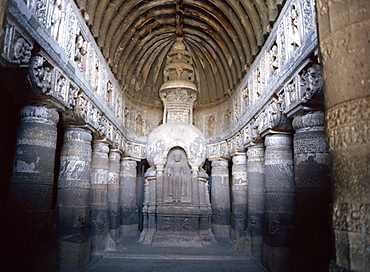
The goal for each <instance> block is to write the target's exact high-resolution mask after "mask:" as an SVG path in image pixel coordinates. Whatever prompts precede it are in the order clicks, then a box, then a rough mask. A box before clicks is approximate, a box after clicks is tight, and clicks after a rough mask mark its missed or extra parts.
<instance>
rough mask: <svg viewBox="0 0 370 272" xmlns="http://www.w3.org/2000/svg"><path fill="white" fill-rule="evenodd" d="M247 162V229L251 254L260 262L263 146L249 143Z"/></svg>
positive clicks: (262, 207)
mask: <svg viewBox="0 0 370 272" xmlns="http://www.w3.org/2000/svg"><path fill="white" fill-rule="evenodd" d="M247 157H248V163H247V174H248V215H249V217H248V229H249V235H250V236H251V250H252V256H253V258H254V259H255V261H256V262H258V263H262V244H263V239H262V233H263V226H264V212H265V147H264V145H263V143H259V144H255V145H251V146H249V147H248V151H247Z"/></svg>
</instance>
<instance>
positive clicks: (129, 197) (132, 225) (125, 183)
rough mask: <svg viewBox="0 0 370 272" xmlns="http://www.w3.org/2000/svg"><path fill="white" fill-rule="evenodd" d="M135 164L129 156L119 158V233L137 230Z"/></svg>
mask: <svg viewBox="0 0 370 272" xmlns="http://www.w3.org/2000/svg"><path fill="white" fill-rule="evenodd" d="M136 164H137V162H136V161H134V160H132V159H131V158H123V159H122V160H121V172H120V181H119V209H120V226H119V230H120V231H119V232H120V235H121V236H122V235H127V234H136V233H137V232H138V231H139V229H138V228H139V214H138V208H137V206H136V172H137V170H136Z"/></svg>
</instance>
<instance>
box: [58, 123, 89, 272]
mask: <svg viewBox="0 0 370 272" xmlns="http://www.w3.org/2000/svg"><path fill="white" fill-rule="evenodd" d="M91 140H92V136H91V132H90V131H89V130H87V129H85V128H79V127H73V126H69V127H66V128H65V133H64V142H63V146H62V151H61V156H60V172H59V179H58V197H57V207H56V210H57V214H58V216H57V217H58V250H59V253H58V258H59V262H58V263H59V270H60V271H78V270H79V269H80V268H82V267H84V266H85V265H86V264H87V263H88V262H89V261H90V203H89V192H90V166H91Z"/></svg>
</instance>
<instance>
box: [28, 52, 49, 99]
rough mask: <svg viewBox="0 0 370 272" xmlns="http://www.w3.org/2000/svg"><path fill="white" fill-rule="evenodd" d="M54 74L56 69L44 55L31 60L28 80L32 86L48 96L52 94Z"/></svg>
mask: <svg viewBox="0 0 370 272" xmlns="http://www.w3.org/2000/svg"><path fill="white" fill-rule="evenodd" d="M53 72H54V67H53V66H52V64H51V63H50V62H49V61H48V60H47V59H46V58H45V57H44V56H43V55H42V54H40V53H39V54H37V55H35V56H34V57H32V58H31V62H30V67H29V73H28V74H29V77H28V78H29V80H30V82H31V85H32V86H34V87H35V88H36V89H37V90H39V91H41V92H42V93H43V94H46V95H48V94H50V93H51V92H52V76H53Z"/></svg>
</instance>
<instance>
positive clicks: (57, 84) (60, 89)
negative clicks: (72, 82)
mask: <svg viewBox="0 0 370 272" xmlns="http://www.w3.org/2000/svg"><path fill="white" fill-rule="evenodd" d="M68 83H69V82H68V81H67V78H66V77H65V76H64V75H63V74H62V73H61V72H60V71H56V77H55V81H54V88H53V94H54V97H56V98H57V99H58V100H62V101H63V102H64V103H65V104H67V103H68V101H69V99H68Z"/></svg>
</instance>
